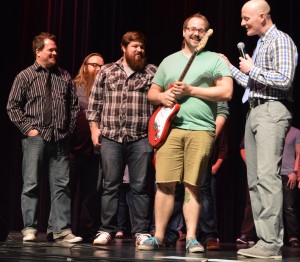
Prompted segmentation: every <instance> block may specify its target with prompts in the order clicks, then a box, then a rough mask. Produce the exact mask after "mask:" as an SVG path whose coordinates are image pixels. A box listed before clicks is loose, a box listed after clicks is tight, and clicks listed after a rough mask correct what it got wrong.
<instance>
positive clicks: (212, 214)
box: [197, 163, 218, 243]
mask: <svg viewBox="0 0 300 262" xmlns="http://www.w3.org/2000/svg"><path fill="white" fill-rule="evenodd" d="M200 191H201V193H200V196H201V213H200V219H199V225H198V229H197V238H198V239H199V240H201V242H203V243H206V241H207V240H208V239H211V238H217V237H218V231H217V212H216V204H215V199H216V177H215V176H212V175H211V163H209V165H208V167H207V171H206V173H205V176H204V179H203V182H202V184H201V187H200Z"/></svg>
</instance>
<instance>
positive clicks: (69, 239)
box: [55, 233, 82, 243]
mask: <svg viewBox="0 0 300 262" xmlns="http://www.w3.org/2000/svg"><path fill="white" fill-rule="evenodd" d="M81 241H82V238H81V237H76V236H74V235H73V234H71V233H70V234H68V235H66V236H64V237H62V238H56V239H55V242H65V243H79V242H81Z"/></svg>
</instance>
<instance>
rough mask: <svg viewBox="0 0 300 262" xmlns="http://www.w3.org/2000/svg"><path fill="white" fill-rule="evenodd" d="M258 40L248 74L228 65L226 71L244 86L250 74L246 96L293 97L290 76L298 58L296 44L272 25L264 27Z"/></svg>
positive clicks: (290, 99)
mask: <svg viewBox="0 0 300 262" xmlns="http://www.w3.org/2000/svg"><path fill="white" fill-rule="evenodd" d="M261 41H262V43H261V45H260V48H259V50H258V52H257V55H256V58H255V66H254V67H253V68H252V69H251V70H250V72H249V75H246V74H244V73H242V72H241V71H240V70H239V69H237V68H236V67H234V66H232V67H231V68H230V71H231V73H232V75H233V77H234V79H235V80H236V81H237V83H238V84H239V85H241V86H243V87H246V86H247V83H248V81H249V78H251V80H252V81H251V85H250V90H251V91H250V94H249V97H257V98H264V99H275V100H277V99H278V100H288V101H293V99H292V93H293V79H294V75H295V70H296V66H297V62H298V52H297V47H296V45H295V44H294V42H293V40H292V39H291V38H290V37H289V36H288V35H287V34H285V33H283V32H282V31H280V30H278V29H277V27H276V26H275V25H272V26H271V27H270V28H269V29H268V30H267V32H266V33H265V34H264V35H263V36H262V37H261Z"/></svg>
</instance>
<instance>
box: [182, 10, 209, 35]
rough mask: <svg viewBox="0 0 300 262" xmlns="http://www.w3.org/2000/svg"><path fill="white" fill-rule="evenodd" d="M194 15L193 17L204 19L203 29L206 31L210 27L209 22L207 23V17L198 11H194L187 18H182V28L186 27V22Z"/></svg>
mask: <svg viewBox="0 0 300 262" xmlns="http://www.w3.org/2000/svg"><path fill="white" fill-rule="evenodd" d="M194 17H195V18H200V19H202V20H203V21H204V23H205V31H207V30H208V29H209V28H210V24H209V22H208V20H207V18H206V17H205V16H204V15H201V14H200V13H195V14H193V15H191V16H189V17H188V18H187V19H185V20H184V22H183V30H184V29H186V28H187V24H188V22H189V21H190V20H191V19H192V18H194Z"/></svg>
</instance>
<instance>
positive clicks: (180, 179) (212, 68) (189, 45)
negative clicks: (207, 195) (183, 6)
mask: <svg viewBox="0 0 300 262" xmlns="http://www.w3.org/2000/svg"><path fill="white" fill-rule="evenodd" d="M209 27H210V26H209V23H208V21H207V19H206V17H205V16H203V15H201V14H199V13H198V14H194V15H192V16H190V17H189V18H187V19H186V20H185V22H184V24H183V37H184V43H183V48H182V50H181V51H179V52H176V53H174V54H172V55H170V56H168V57H166V58H165V59H164V60H163V61H162V63H161V64H160V66H159V68H158V71H157V73H156V75H155V76H154V78H153V80H152V85H151V88H150V90H149V92H148V99H149V101H150V102H151V103H152V104H154V105H157V106H158V105H163V106H166V107H173V106H174V105H175V103H179V104H180V110H179V112H178V114H177V115H176V117H175V118H174V119H173V121H172V128H171V130H170V133H169V135H168V137H167V139H166V141H165V142H164V144H163V145H162V146H161V147H160V148H159V149H158V150H157V154H156V183H157V192H156V196H155V235H154V237H153V238H149V239H147V240H145V241H144V242H143V243H142V245H140V246H139V249H140V250H153V249H156V248H158V247H159V245H160V244H163V242H164V235H165V230H166V226H167V224H168V221H169V218H170V216H171V215H172V212H173V207H174V197H175V186H176V184H177V183H183V186H184V189H185V197H184V204H183V214H184V218H185V222H186V226H187V236H186V242H187V245H186V249H187V251H189V252H203V251H204V248H203V246H202V245H201V244H200V243H199V242H198V241H197V240H196V228H197V223H198V218H199V212H200V202H199V192H200V189H199V186H200V184H201V180H202V177H203V176H204V173H205V172H206V169H207V164H208V160H209V157H210V154H211V151H212V148H213V144H214V138H215V119H216V114H217V103H216V102H218V101H227V100H230V99H231V97H232V92H233V81H232V78H231V73H230V71H229V69H228V66H227V63H226V62H225V60H224V59H223V58H221V57H220V56H219V55H218V54H216V53H213V52H209V51H202V52H200V53H199V54H197V55H196V57H195V59H194V60H193V62H192V64H191V67H190V68H189V70H188V71H187V73H186V75H185V77H184V81H178V79H179V78H180V75H181V73H182V72H183V70H184V69H185V66H186V64H187V63H188V61H189V59H190V58H191V57H192V55H193V53H194V52H195V51H196V50H197V49H198V46H199V43H200V41H201V39H202V38H203V37H204V36H205V33H206V32H207V31H208V29H209ZM196 52H197V51H196ZM170 84H173V88H169V89H168V87H169V85H170Z"/></svg>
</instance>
